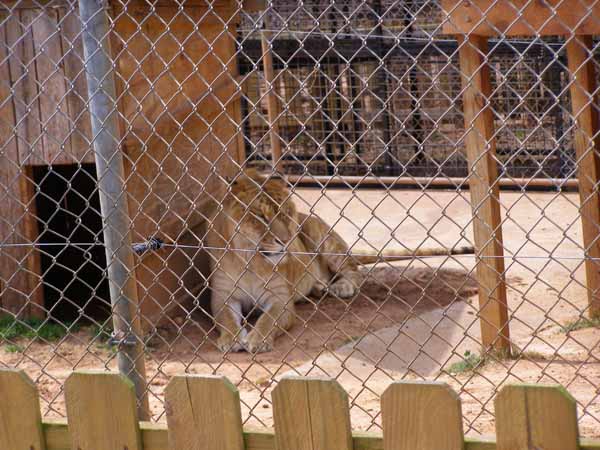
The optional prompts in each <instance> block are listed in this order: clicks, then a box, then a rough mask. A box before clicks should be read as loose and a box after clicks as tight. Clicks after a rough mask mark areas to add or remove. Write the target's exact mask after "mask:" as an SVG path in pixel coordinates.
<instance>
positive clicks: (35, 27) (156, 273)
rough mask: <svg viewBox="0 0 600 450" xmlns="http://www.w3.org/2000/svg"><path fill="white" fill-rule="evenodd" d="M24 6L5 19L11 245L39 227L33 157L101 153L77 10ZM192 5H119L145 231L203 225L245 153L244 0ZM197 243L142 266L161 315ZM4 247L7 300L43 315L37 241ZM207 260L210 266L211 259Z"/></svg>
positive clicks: (118, 42)
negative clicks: (94, 136) (241, 82)
mask: <svg viewBox="0 0 600 450" xmlns="http://www.w3.org/2000/svg"><path fill="white" fill-rule="evenodd" d="M19 5H20V8H16V9H15V10H14V12H13V14H11V15H10V16H7V15H6V14H5V15H4V16H2V17H1V19H2V22H1V25H0V39H1V40H2V45H0V57H1V59H0V78H1V80H2V81H0V100H1V101H2V103H1V104H0V109H1V111H0V112H2V118H3V120H2V121H1V123H0V131H2V135H3V136H7V137H8V138H7V139H5V140H4V141H3V143H2V151H1V153H0V159H1V160H2V161H1V162H2V164H1V168H0V187H1V189H2V190H1V191H0V196H1V197H2V201H3V202H4V203H5V204H7V205H8V206H7V208H6V214H4V215H3V220H1V221H0V242H4V243H27V242H32V241H35V240H36V238H37V236H38V224H37V221H36V217H35V216H36V210H35V201H34V199H33V196H34V195H35V186H34V185H33V179H32V167H33V166H38V165H51V164H54V165H56V164H75V163H94V154H93V151H92V149H91V146H90V139H91V132H90V121H89V114H88V112H87V110H86V107H85V102H86V101H87V86H86V78H85V72H84V68H83V59H84V56H83V48H82V40H81V24H80V20H79V16H78V13H77V10H76V9H71V6H64V7H62V6H60V5H59V4H56V2H54V3H53V4H52V7H50V6H49V7H47V8H40V7H39V5H38V4H27V5H24V4H21V3H20V4H19ZM189 5H191V6H187V4H186V7H185V9H184V11H183V12H182V11H179V7H178V5H175V6H173V3H169V2H161V3H157V4H156V8H154V7H153V12H151V10H150V6H149V5H148V4H147V3H145V2H136V1H133V2H130V3H128V6H127V9H126V10H122V9H119V8H118V7H115V8H114V9H113V11H112V13H113V16H114V17H115V18H116V19H115V29H114V32H113V34H112V36H111V43H112V47H113V54H114V55H115V60H116V64H117V71H118V72H117V77H116V78H117V85H118V87H119V97H120V101H119V108H120V113H121V115H120V116H121V119H122V120H121V125H122V130H121V132H122V137H121V138H122V145H123V149H124V150H125V151H126V159H127V168H126V169H127V171H128V175H127V177H128V178H127V189H128V194H129V196H128V200H129V204H130V214H131V216H132V226H133V231H134V233H133V240H134V241H142V240H144V239H146V238H147V237H148V236H151V235H162V236H163V237H166V238H167V239H179V238H180V237H181V235H182V234H185V233H186V232H187V231H189V229H196V228H197V227H199V226H200V227H201V222H202V218H203V214H202V211H203V208H205V207H206V198H207V197H208V196H207V195H206V193H207V192H210V193H213V194H214V193H216V192H218V191H219V189H220V186H221V181H220V175H226V174H230V173H232V171H233V170H234V166H236V164H237V163H238V162H239V161H241V159H242V158H243V157H244V156H243V137H242V136H241V135H240V134H239V133H238V132H237V126H236V124H237V123H240V122H241V107H240V101H239V96H238V95H237V93H236V92H237V84H236V83H237V65H236V58H235V52H236V48H235V41H234V38H235V31H236V30H235V27H236V23H237V19H236V17H237V16H236V14H237V8H238V6H237V3H234V2H230V1H219V2H215V3H214V5H213V6H214V8H212V9H211V11H208V10H207V7H206V2H190V3H189ZM250 6H252V5H250ZM224 23H230V26H229V27H228V28H226V26H225V25H224ZM167 27H168V30H167ZM210 88H212V89H213V93H209V92H208V91H209V89H210ZM11 90H12V92H14V94H13V95H11ZM215 162H216V163H215ZM213 164H214V166H215V167H214V168H215V169H216V170H213ZM199 212H200V213H199ZM197 231H198V230H197ZM197 241H198V239H196V242H197ZM189 253H190V252H188V254H186V253H184V252H181V251H178V252H177V253H176V254H175V255H169V254H168V253H165V254H162V255H149V256H147V257H146V258H145V259H144V260H143V261H142V264H141V265H140V267H139V268H138V270H137V278H138V280H139V283H140V284H139V290H140V297H141V298H142V300H146V301H145V303H144V302H143V305H142V307H143V308H144V312H145V314H146V313H147V315H148V316H149V318H151V320H153V319H152V318H153V317H155V314H153V312H157V311H160V310H161V309H162V306H164V304H165V303H167V302H168V301H169V300H170V298H171V295H172V294H173V293H174V292H177V290H178V289H181V288H182V282H181V280H180V277H181V275H182V274H184V273H185V272H186V269H187V268H189V266H190V260H191V259H198V257H197V255H195V254H194V253H196V252H192V255H190V254H189ZM2 254H3V255H5V256H6V258H3V260H4V261H5V263H3V264H2V265H1V267H0V278H1V279H2V280H3V281H2V286H1V289H2V290H1V293H0V306H1V307H2V308H3V309H5V310H6V311H9V312H13V313H17V312H20V313H22V314H24V315H27V314H29V313H34V314H35V313H36V312H37V313H39V315H43V310H42V309H40V308H33V309H32V308H31V307H30V306H29V304H30V303H31V302H28V300H31V301H32V304H37V305H41V306H43V290H42V288H41V278H40V276H39V274H40V261H39V260H40V258H39V253H38V252H37V251H36V250H34V249H32V248H27V247H26V248H18V249H10V250H8V249H6V248H5V249H3V250H2ZM167 258H168V260H169V262H168V264H166V263H165V262H164V260H166V259H167ZM199 259H200V261H197V263H196V264H197V265H198V267H199V271H200V270H202V269H203V268H204V269H205V268H206V266H207V262H206V260H205V259H204V258H202V257H200V258H199ZM186 280H190V281H189V283H191V284H192V285H193V284H196V283H197V282H201V281H202V276H201V275H200V273H197V274H196V275H195V278H194V277H193V276H192V274H190V273H189V271H188V274H187V278H186ZM186 283H188V281H186Z"/></svg>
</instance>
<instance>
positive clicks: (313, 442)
mask: <svg viewBox="0 0 600 450" xmlns="http://www.w3.org/2000/svg"><path fill="white" fill-rule="evenodd" d="M65 397H66V407H67V416H68V424H67V421H66V420H44V421H42V419H41V414H40V405H39V398H38V393H37V390H36V387H35V385H34V384H33V382H32V381H31V380H30V379H29V378H28V377H27V376H26V375H25V374H24V373H23V372H21V371H14V370H0V449H2V450H70V449H73V450H167V449H170V450H201V449H202V450H243V449H246V450H275V449H278V450H380V449H383V450H492V449H498V450H575V449H586V450H592V449H595V450H600V441H596V442H591V441H589V442H586V441H583V440H582V441H581V442H580V440H579V436H578V429H577V414H576V406H575V401H574V400H573V398H572V397H571V396H570V395H569V394H568V393H567V392H566V391H565V390H564V389H563V388H561V387H556V386H537V385H510V386H507V387H504V388H503V389H502V390H501V391H500V393H499V394H498V396H497V398H496V402H495V411H496V430H497V438H496V441H494V440H474V439H468V438H467V439H465V437H464V436H463V425H462V415H461V404H460V400H459V398H458V396H457V395H456V393H455V392H454V391H452V390H451V389H450V388H449V387H448V386H447V385H445V384H442V383H408V382H397V383H393V384H391V385H390V386H389V387H388V388H387V390H386V391H385V392H384V394H383V396H382V400H381V414H382V424H383V436H382V435H378V434H369V433H356V432H354V433H352V431H351V428H350V412H349V409H348V397H347V395H346V392H345V391H344V390H343V389H342V388H341V387H340V386H339V384H337V383H336V382H335V381H333V380H327V379H312V378H284V379H282V380H281V381H280V382H279V384H278V385H277V387H275V389H274V390H273V395H272V400H273V413H274V422H275V430H274V431H272V430H268V429H264V430H252V429H248V428H244V427H242V419H241V409H240V400H239V394H238V391H237V390H236V389H235V387H234V386H233V385H232V384H231V383H229V381H227V379H225V378H222V377H214V376H178V377H174V378H173V379H172V380H171V382H170V383H169V385H168V386H167V389H166V393H165V397H166V399H165V401H166V417H167V424H166V425H161V424H152V423H148V422H139V421H138V420H137V417H136V407H135V396H134V389H133V385H132V384H131V383H130V382H129V381H128V380H126V379H125V378H123V377H122V376H120V375H118V374H114V373H106V372H75V373H73V374H72V375H71V376H69V378H68V379H67V381H66V384H65Z"/></svg>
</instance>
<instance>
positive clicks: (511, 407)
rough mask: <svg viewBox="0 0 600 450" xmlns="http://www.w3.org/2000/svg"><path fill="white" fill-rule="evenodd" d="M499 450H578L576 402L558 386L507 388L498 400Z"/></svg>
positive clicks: (497, 429) (496, 403) (496, 404)
mask: <svg viewBox="0 0 600 450" xmlns="http://www.w3.org/2000/svg"><path fill="white" fill-rule="evenodd" d="M495 411H496V435H497V438H496V439H497V445H496V449H497V450H515V449H544V450H577V449H578V448H579V442H578V428H577V408H576V404H575V399H573V397H571V396H570V395H569V393H568V392H566V391H565V390H564V388H562V387H559V386H535V385H531V386H527V385H521V386H506V387H504V388H503V389H502V390H501V391H500V393H499V394H498V396H497V397H496V400H495Z"/></svg>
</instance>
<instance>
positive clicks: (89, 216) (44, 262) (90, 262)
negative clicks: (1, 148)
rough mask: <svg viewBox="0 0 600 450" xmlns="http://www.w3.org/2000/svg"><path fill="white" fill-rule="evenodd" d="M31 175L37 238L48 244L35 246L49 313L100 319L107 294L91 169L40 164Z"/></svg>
mask: <svg viewBox="0 0 600 450" xmlns="http://www.w3.org/2000/svg"><path fill="white" fill-rule="evenodd" d="M33 175H34V181H35V184H36V187H37V191H36V196H35V201H36V207H37V217H38V230H39V241H40V243H42V244H52V245H42V246H40V252H41V255H42V256H41V269H42V274H43V275H42V276H43V282H44V303H45V307H46V309H47V310H48V311H49V316H50V317H51V318H52V319H55V320H60V321H75V320H77V321H80V320H81V321H84V322H86V321H87V320H86V319H90V318H93V319H95V320H104V319H106V318H107V317H108V316H109V314H110V295H109V290H108V281H107V280H106V277H105V271H106V255H105V253H104V246H103V245H102V242H103V239H102V218H101V216H100V198H99V196H98V188H97V183H96V168H95V166H94V165H93V164H82V165H81V166H80V165H59V166H40V167H35V168H34V170H33ZM68 243H69V244H70V245H67V244H68ZM93 243H97V244H99V245H90V244H93Z"/></svg>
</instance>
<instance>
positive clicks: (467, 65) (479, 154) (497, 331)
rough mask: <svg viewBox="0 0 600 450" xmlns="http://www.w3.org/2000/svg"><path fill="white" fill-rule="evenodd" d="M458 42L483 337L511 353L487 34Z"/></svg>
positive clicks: (489, 344)
mask: <svg viewBox="0 0 600 450" xmlns="http://www.w3.org/2000/svg"><path fill="white" fill-rule="evenodd" d="M459 44H460V49H459V54H460V55H459V57H460V71H461V78H462V84H463V104H464V105H463V109H464V116H465V131H466V133H467V134H466V149H467V159H468V160H469V173H470V177H469V191H470V195H471V206H472V208H473V234H474V238H475V247H476V250H477V279H478V282H479V317H480V320H481V339H482V343H483V346H484V347H485V348H486V349H487V348H494V349H495V350H498V351H500V352H503V353H509V352H510V341H509V331H508V308H507V301H506V284H505V279H504V259H503V256H504V249H503V245H502V220H501V215H500V189H499V185H498V169H497V167H496V160H495V158H494V156H495V153H496V143H495V139H494V121H493V117H492V111H491V110H490V108H489V100H490V95H491V87H490V72H489V67H488V65H487V63H486V61H485V56H484V55H486V54H487V46H488V45H487V38H485V37H482V36H469V37H468V39H464V38H460V37H459Z"/></svg>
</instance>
